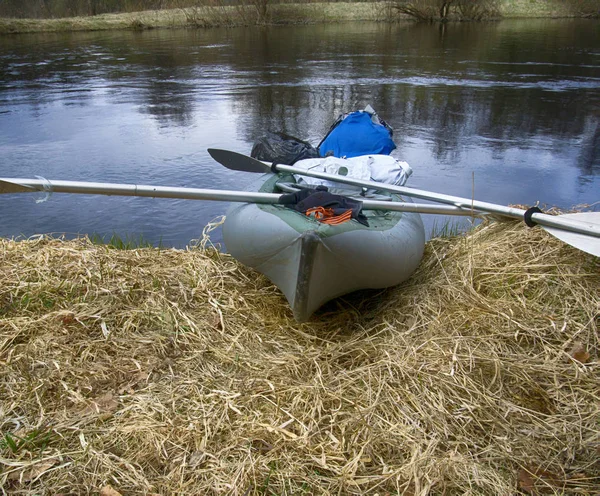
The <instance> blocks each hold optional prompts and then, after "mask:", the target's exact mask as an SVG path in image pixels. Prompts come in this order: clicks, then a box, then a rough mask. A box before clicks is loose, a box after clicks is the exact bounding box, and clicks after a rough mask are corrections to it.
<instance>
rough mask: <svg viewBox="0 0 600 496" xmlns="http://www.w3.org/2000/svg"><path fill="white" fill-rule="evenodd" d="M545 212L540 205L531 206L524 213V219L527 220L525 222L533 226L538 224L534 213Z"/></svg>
mask: <svg viewBox="0 0 600 496" xmlns="http://www.w3.org/2000/svg"><path fill="white" fill-rule="evenodd" d="M543 213H544V212H542V211H541V210H540V209H539V208H538V207H531V208H528V209H527V211H526V212H525V213H524V214H523V220H524V221H525V224H527V226H529V227H533V226H535V225H536V222H535V221H534V220H533V218H532V217H533V214H543Z"/></svg>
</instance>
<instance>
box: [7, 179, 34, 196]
mask: <svg viewBox="0 0 600 496" xmlns="http://www.w3.org/2000/svg"><path fill="white" fill-rule="evenodd" d="M35 191H38V190H37V189H35V188H32V187H30V186H24V185H22V184H18V183H11V182H10V181H0V195H1V194H5V193H33V192H35Z"/></svg>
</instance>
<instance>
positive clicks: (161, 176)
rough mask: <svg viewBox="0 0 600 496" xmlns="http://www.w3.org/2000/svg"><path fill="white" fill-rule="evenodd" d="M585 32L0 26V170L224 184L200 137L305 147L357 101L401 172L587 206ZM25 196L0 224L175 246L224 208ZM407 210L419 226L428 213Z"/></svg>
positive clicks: (246, 146) (460, 188) (515, 25)
mask: <svg viewBox="0 0 600 496" xmlns="http://www.w3.org/2000/svg"><path fill="white" fill-rule="evenodd" d="M597 35H598V25H597V22H595V21H591V20H590V21H588V20H523V21H514V20H511V21H508V20H507V21H502V22H495V23H483V24H481V23H477V24H475V23H462V24H449V25H446V26H444V27H439V26H435V25H417V24H411V23H405V24H376V23H356V24H354V23H353V24H341V25H311V26H294V27H289V26H288V27H270V28H235V29H208V30H183V29H181V30H153V31H143V32H95V33H67V34H35V35H12V36H4V37H1V38H0V177H35V176H40V177H43V178H46V179H63V180H80V181H99V182H121V183H137V184H156V185H166V186H188V187H202V188H217V189H241V188H243V187H246V186H247V185H248V184H249V183H250V182H251V181H252V180H253V179H254V178H255V177H254V176H253V175H252V174H249V173H239V172H232V171H229V170H227V169H224V168H223V167H221V166H220V165H219V164H217V163H215V162H214V161H213V160H212V159H211V158H210V156H209V155H208V154H207V152H206V149H207V148H209V147H217V148H226V149H230V150H234V151H238V152H242V153H248V154H249V152H250V150H251V147H252V144H253V143H254V141H255V140H256V139H257V138H258V137H259V136H261V135H262V134H263V133H264V132H265V131H266V130H273V131H285V132H287V133H290V134H293V135H295V136H298V137H300V138H304V139H308V140H309V141H311V142H313V143H314V144H315V145H316V144H318V142H319V141H320V139H321V138H322V136H323V135H324V134H325V132H326V130H327V129H328V127H329V126H330V124H331V123H332V122H333V120H334V119H335V118H336V117H337V116H338V115H339V114H340V113H342V112H347V111H351V110H355V109H359V108H363V107H364V106H365V105H366V104H371V105H372V106H373V107H374V108H375V109H377V110H378V112H379V114H380V115H381V116H382V117H383V118H384V119H386V121H388V123H389V124H390V125H391V126H392V127H394V129H395V135H394V138H395V141H396V143H397V145H398V148H397V150H395V151H394V156H396V157H398V158H401V159H403V160H406V161H408V162H409V164H410V165H411V166H412V168H413V169H414V174H413V176H412V178H411V180H410V181H409V185H411V186H414V187H419V188H422V189H428V190H432V191H436V192H440V193H446V194H453V195H458V196H467V197H469V198H470V197H474V198H475V199H479V200H487V201H492V202H495V203H501V204H509V203H517V204H528V205H531V204H534V203H536V202H540V203H541V204H542V205H555V206H559V207H563V208H569V207H572V206H574V205H579V204H592V203H594V202H597V201H599V200H600V110H599V109H600V45H599V44H598V36H597ZM43 198H44V195H42V194H35V195H10V196H8V195H3V196H2V197H0V213H1V217H0V236H19V235H21V236H31V235H34V234H38V233H67V234H68V235H69V236H74V235H77V234H84V233H87V234H98V235H100V236H104V237H110V236H111V235H112V234H113V233H116V234H118V235H119V236H120V237H122V238H138V237H139V236H140V235H141V236H143V238H144V239H145V240H148V241H151V242H153V243H162V245H164V246H176V247H183V246H186V245H187V244H188V243H189V242H190V240H192V239H196V238H198V237H199V236H200V235H201V232H202V229H203V227H204V226H205V225H206V224H207V223H208V222H210V221H211V220H213V219H215V218H217V217H218V216H220V215H223V214H224V213H225V211H226V208H227V204H225V203H222V202H199V201H190V200H164V199H149V198H125V197H104V196H83V195H64V194H54V195H52V196H51V197H50V198H48V199H47V201H44V202H39V203H38V202H36V200H41V199H43ZM595 208H596V209H599V210H600V205H596V207H595ZM425 221H426V226H427V228H428V230H431V229H433V227H434V225H437V226H439V225H440V224H442V223H443V222H444V219H443V218H439V217H436V218H432V217H427V218H426V219H425ZM463 222H465V221H463ZM213 239H214V241H215V242H219V241H220V233H219V232H218V231H216V232H215V234H214V236H213Z"/></svg>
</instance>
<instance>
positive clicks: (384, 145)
mask: <svg viewBox="0 0 600 496" xmlns="http://www.w3.org/2000/svg"><path fill="white" fill-rule="evenodd" d="M394 148H396V144H395V143H394V141H393V140H392V133H391V132H390V130H389V129H388V128H387V127H386V126H384V125H382V124H377V123H375V122H373V121H372V119H371V114H369V113H368V112H363V111H358V112H352V113H350V114H348V115H347V116H346V117H345V118H344V119H343V120H340V121H338V123H337V125H334V127H333V129H332V130H331V131H329V134H327V136H326V137H325V138H324V139H323V141H322V142H321V144H320V145H319V154H320V155H321V157H326V156H328V155H332V154H333V156H334V157H346V158H350V157H359V156H361V155H372V154H380V155H389V154H390V153H392V150H393V149H394Z"/></svg>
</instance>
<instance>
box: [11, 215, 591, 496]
mask: <svg viewBox="0 0 600 496" xmlns="http://www.w3.org/2000/svg"><path fill="white" fill-rule="evenodd" d="M599 315H600V266H599V262H598V259H595V258H593V257H591V256H588V255H585V254H583V253H581V252H578V251H577V250H575V249H573V248H570V247H569V246H567V245H564V244H562V243H561V242H560V241H558V240H556V239H554V238H552V237H551V236H549V235H548V234H546V233H545V232H544V231H541V230H538V229H530V230H529V229H526V228H524V227H521V226H518V225H516V224H513V223H502V224H500V223H498V224H491V225H488V226H483V227H480V228H478V229H477V230H475V231H474V232H473V233H471V234H469V235H467V236H463V237H458V238H453V239H435V240H433V241H431V242H430V243H428V246H427V249H426V256H425V259H424V261H423V263H422V265H421V267H420V268H419V269H418V271H417V273H416V274H415V275H414V277H412V278H411V280H410V281H408V282H407V283H406V284H403V285H402V286H400V287H397V288H392V289H389V290H386V291H368V292H359V293H356V294H353V295H350V296H348V297H346V298H343V299H340V300H337V301H335V302H332V303H330V304H328V305H327V306H326V307H325V308H324V309H322V310H321V311H320V312H319V314H318V315H317V316H316V318H314V319H313V320H312V321H311V322H309V323H305V324H297V323H295V322H294V321H293V320H292V318H291V312H290V310H289V308H288V306H287V304H286V303H285V300H284V299H283V297H282V295H281V294H280V292H279V291H278V290H277V289H276V288H275V287H273V286H272V285H271V284H270V283H269V282H268V281H267V280H266V279H265V278H264V277H262V276H259V275H257V274H256V273H255V272H253V271H250V270H248V269H246V268H244V267H243V266H240V265H239V264H238V263H237V262H236V261H235V260H233V259H232V258H231V257H229V256H227V255H223V254H219V253H218V252H216V251H212V250H192V249H190V250H186V251H177V250H159V249H147V248H146V249H137V250H132V251H119V250H114V249H110V248H108V247H105V246H96V245H92V244H91V243H90V242H89V241H87V240H77V241H64V240H57V239H47V238H36V239H31V240H27V241H19V242H16V241H12V240H0V398H1V401H0V432H1V435H2V438H1V440H0V487H1V488H2V492H3V493H4V494H8V493H11V494H59V493H63V494H65V493H68V494H89V493H95V494H97V493H98V492H99V491H100V494H103V495H105V496H107V495H113V496H114V495H115V494H119V493H121V494H165V495H166V494H232V495H246V496H247V495H253V494H303V493H304V494H373V495H374V494H379V495H384V494H410V495H425V494H490V495H491V494H517V493H524V494H541V493H542V492H543V490H544V489H546V490H548V491H549V492H550V493H555V494H590V495H591V494H598V493H599V492H600V479H599V477H600V467H599V465H598V455H599V446H600V436H599V431H600V413H599V412H600V402H599V401H598V399H599V398H598V384H599V381H598V379H599V377H598V376H599V374H598V353H599V342H598V341H599V338H598V324H599V322H600V320H599V319H600V317H599Z"/></svg>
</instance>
